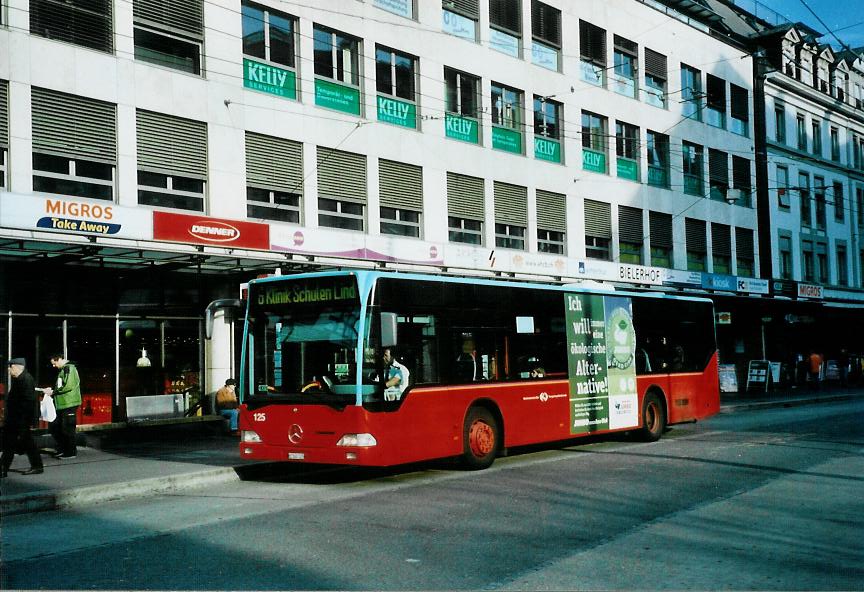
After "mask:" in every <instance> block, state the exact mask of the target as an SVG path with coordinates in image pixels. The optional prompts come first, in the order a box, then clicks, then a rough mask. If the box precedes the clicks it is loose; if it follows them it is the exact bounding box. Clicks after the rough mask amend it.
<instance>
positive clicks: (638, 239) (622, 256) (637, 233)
mask: <svg viewBox="0 0 864 592" xmlns="http://www.w3.org/2000/svg"><path fill="white" fill-rule="evenodd" d="M644 243H645V233H644V230H643V224H642V210H641V209H639V208H631V207H628V206H618V252H619V260H620V261H621V263H632V264H634V265H642V263H643V256H642V250H643V246H644Z"/></svg>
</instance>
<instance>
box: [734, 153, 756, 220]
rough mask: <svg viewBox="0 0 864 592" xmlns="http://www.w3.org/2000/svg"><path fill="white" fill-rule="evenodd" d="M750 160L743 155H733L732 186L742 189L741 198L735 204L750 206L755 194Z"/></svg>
mask: <svg viewBox="0 0 864 592" xmlns="http://www.w3.org/2000/svg"><path fill="white" fill-rule="evenodd" d="M752 179H753V178H752V177H751V175H750V161H749V160H748V159H746V158H744V157H743V156H733V157H732V187H733V188H734V189H739V190H740V191H741V195H740V198H739V200H738V201H737V202H733V204H734V205H738V206H744V207H748V208H749V207H750V205H751V202H752V195H753V186H752V183H751V181H752Z"/></svg>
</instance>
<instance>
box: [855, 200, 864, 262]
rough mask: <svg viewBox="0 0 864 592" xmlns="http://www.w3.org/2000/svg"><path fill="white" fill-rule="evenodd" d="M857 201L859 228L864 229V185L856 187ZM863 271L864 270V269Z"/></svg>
mask: <svg viewBox="0 0 864 592" xmlns="http://www.w3.org/2000/svg"><path fill="white" fill-rule="evenodd" d="M855 203H856V205H857V211H858V228H861V229H864V187H856V188H855ZM861 271H862V272H864V269H862V270H861Z"/></svg>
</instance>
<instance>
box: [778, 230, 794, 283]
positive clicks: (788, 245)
mask: <svg viewBox="0 0 864 592" xmlns="http://www.w3.org/2000/svg"><path fill="white" fill-rule="evenodd" d="M777 245H778V250H779V252H780V278H781V279H784V280H791V279H792V276H793V269H792V237H791V236H782V235H781V236H780V237H779V240H778V242H777Z"/></svg>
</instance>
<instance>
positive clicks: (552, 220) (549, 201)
mask: <svg viewBox="0 0 864 592" xmlns="http://www.w3.org/2000/svg"><path fill="white" fill-rule="evenodd" d="M537 227H538V228H541V229H543V230H554V231H556V232H566V231H567V196H565V195H564V194H563V193H553V192H551V191H544V190H542V189H538V190H537Z"/></svg>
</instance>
